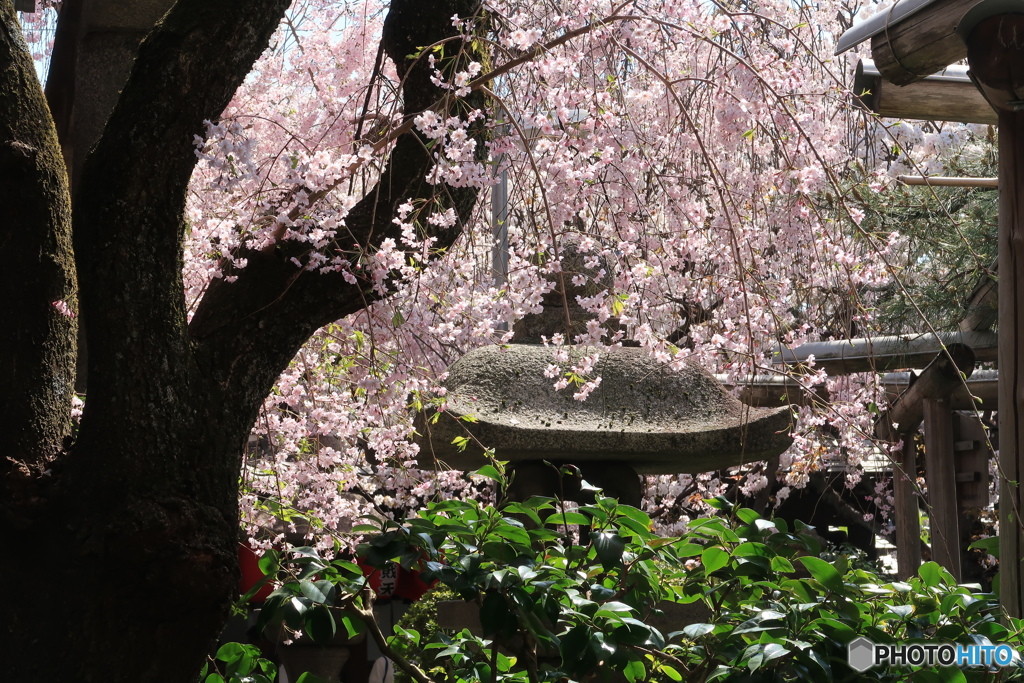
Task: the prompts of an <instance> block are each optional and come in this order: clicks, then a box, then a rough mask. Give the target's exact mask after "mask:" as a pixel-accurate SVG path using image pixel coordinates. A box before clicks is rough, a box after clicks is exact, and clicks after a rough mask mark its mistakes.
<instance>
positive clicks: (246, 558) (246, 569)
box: [238, 543, 274, 604]
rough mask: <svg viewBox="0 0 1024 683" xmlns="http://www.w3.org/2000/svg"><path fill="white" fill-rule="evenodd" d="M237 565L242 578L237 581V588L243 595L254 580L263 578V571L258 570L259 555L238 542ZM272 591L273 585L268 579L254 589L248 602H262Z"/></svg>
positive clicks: (254, 583)
mask: <svg viewBox="0 0 1024 683" xmlns="http://www.w3.org/2000/svg"><path fill="white" fill-rule="evenodd" d="M238 567H239V569H241V570H242V579H241V581H239V584H238V590H239V592H240V593H241V594H242V595H245V594H246V593H247V592H248V591H249V589H250V588H252V587H253V586H255V585H256V582H257V581H259V580H260V579H262V578H263V572H262V571H260V556H259V555H257V554H256V551H255V550H253V549H252V548H250V547H249V546H247V545H245V544H243V543H239V544H238ZM273 592H274V587H273V586H272V585H271V584H270V582H269V581H268V582H267V583H265V584H263V586H262V587H261V588H260V589H259V590H258V591H256V595H254V596H252V600H250V601H249V602H250V603H253V604H263V602H264V601H266V599H267V597H268V596H269V595H270V594H271V593H273Z"/></svg>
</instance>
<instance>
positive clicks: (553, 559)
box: [264, 468, 1022, 683]
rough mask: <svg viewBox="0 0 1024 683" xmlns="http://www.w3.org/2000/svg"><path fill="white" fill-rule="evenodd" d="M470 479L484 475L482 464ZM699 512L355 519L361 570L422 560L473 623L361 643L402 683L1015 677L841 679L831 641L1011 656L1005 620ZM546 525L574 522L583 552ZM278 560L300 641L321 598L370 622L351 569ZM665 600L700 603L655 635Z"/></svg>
mask: <svg viewBox="0 0 1024 683" xmlns="http://www.w3.org/2000/svg"><path fill="white" fill-rule="evenodd" d="M484 472H485V473H487V474H491V475H492V476H494V477H495V478H498V479H500V474H499V472H498V471H497V470H496V469H494V468H485V470H484ZM712 504H713V505H714V506H715V507H717V508H718V509H719V511H720V516H717V517H712V518H708V519H699V520H695V521H694V522H692V523H691V524H690V526H689V528H688V530H687V533H686V534H685V535H684V536H683V537H682V538H661V537H658V536H657V535H655V534H654V533H653V531H652V530H651V520H650V518H649V517H648V516H647V515H646V514H645V513H644V512H642V511H640V510H637V509H635V508H632V507H628V506H625V505H619V504H618V503H617V502H616V501H615V500H613V499H611V498H601V497H600V496H598V499H597V502H596V503H595V504H593V505H588V506H583V507H580V508H578V509H575V510H566V509H564V508H563V507H561V505H560V504H559V503H558V502H557V501H554V500H551V499H547V498H531V499H530V500H527V501H525V502H513V503H507V504H505V505H503V506H501V507H493V506H486V505H481V504H480V503H478V502H476V501H456V500H447V501H442V502H439V503H434V504H431V505H430V506H429V507H428V508H427V509H426V510H424V511H422V512H421V513H419V515H418V516H417V517H415V518H413V519H410V520H406V521H405V522H404V523H401V524H398V523H395V522H391V521H382V522H380V523H379V524H378V526H376V527H369V526H363V527H361V528H359V529H357V530H359V531H362V532H370V531H373V532H374V534H373V536H372V537H371V538H370V539H369V540H368V542H367V543H365V544H364V545H363V546H361V548H360V554H361V555H362V556H363V557H364V558H365V560H366V561H367V562H369V563H370V564H374V565H381V564H383V563H384V562H387V561H398V562H401V563H402V564H403V565H405V566H406V567H412V566H417V567H421V568H425V570H426V573H427V576H428V577H433V578H437V579H438V580H439V581H440V582H441V583H442V584H443V585H444V586H446V587H447V588H448V589H450V590H451V591H452V592H453V593H454V594H455V595H456V596H458V597H460V598H462V599H464V600H468V601H472V602H474V603H475V604H477V605H478V606H479V609H480V621H481V624H482V626H483V633H482V634H481V635H474V634H473V633H471V632H469V631H468V630H463V631H460V632H458V633H445V632H442V631H439V630H437V629H436V628H435V627H434V626H431V625H425V626H420V627H415V626H414V625H412V624H411V623H410V624H409V625H407V626H399V627H397V628H396V633H395V635H393V636H391V637H389V638H386V637H385V636H384V634H380V633H379V631H377V629H376V627H375V625H373V624H372V623H370V625H369V628H370V633H371V635H373V636H374V637H375V638H377V639H378V641H379V644H380V645H381V648H382V650H383V651H384V652H385V653H386V654H387V655H388V656H389V657H391V658H392V660H394V661H395V663H396V665H397V666H399V667H402V668H404V669H405V671H406V672H407V673H408V675H409V676H410V677H411V678H412V679H413V680H415V681H417V683H428V681H435V682H437V683H462V682H463V681H465V682H467V683H468V682H472V683H477V682H480V683H499V682H500V683H514V682H520V681H521V682H523V683H527V682H529V683H540V682H542V681H543V682H545V683H548V682H550V683H555V682H556V681H584V680H590V679H600V678H604V677H608V676H609V675H611V674H612V673H615V674H617V675H619V676H621V677H622V678H624V679H625V680H626V681H628V682H629V683H637V682H639V681H652V682H661V681H666V682H668V681H672V682H675V681H682V680H686V681H708V682H710V681H729V682H740V681H743V682H756V681H764V682H769V681H797V680H808V679H817V680H821V681H826V680H828V681H832V680H835V681H860V680H872V681H876V680H877V681H897V680H899V681H902V680H911V681H925V682H930V681H975V680H976V681H981V680H986V681H991V680H1010V679H1011V678H1014V677H1017V676H1019V674H1020V670H1019V669H1018V668H1012V669H1011V668H1007V669H1003V670H1000V671H998V672H987V671H984V670H980V669H974V670H964V671H961V670H959V669H941V668H938V667H931V668H923V669H922V668H919V669H896V668H891V669H890V668H875V669H869V670H868V671H867V672H865V673H857V672H855V671H853V670H852V669H851V668H850V667H849V666H848V665H847V644H848V643H849V642H850V641H852V640H853V639H854V638H856V637H858V636H864V637H867V638H868V639H870V640H872V641H873V642H875V643H894V642H905V641H912V640H926V641H928V642H936V641H948V642H955V643H964V644H971V643H981V644H986V643H1000V642H1004V643H1008V644H1010V645H1012V646H1013V647H1018V646H1019V645H1020V644H1021V632H1022V622H1021V621H1020V620H1015V619H1010V620H1008V625H1004V624H1002V623H1000V621H999V618H998V617H999V614H998V609H997V604H996V602H995V601H994V599H993V596H992V595H989V594H984V593H981V592H980V588H979V587H977V586H958V585H956V583H955V581H954V580H953V578H952V577H951V576H950V575H949V573H948V572H946V571H945V570H943V569H941V568H940V567H939V566H938V565H936V564H935V563H927V564H925V565H923V566H922V567H921V570H920V573H919V576H918V577H915V578H914V579H911V580H910V581H907V582H893V581H886V580H882V579H880V578H879V577H878V576H877V575H876V574H874V573H872V572H870V571H868V570H866V569H864V568H861V567H855V566H852V565H851V563H850V561H849V560H848V559H847V558H845V557H843V556H838V557H834V558H833V559H832V561H831V562H826V561H825V560H823V559H821V558H820V557H818V554H819V552H820V548H819V546H818V541H817V540H816V539H814V538H813V537H812V536H810V535H809V534H807V533H804V532H805V530H806V527H803V528H796V529H789V528H788V527H787V525H786V524H785V523H784V522H782V521H778V520H777V521H770V520H765V519H762V518H760V517H759V516H758V515H757V514H756V513H754V512H753V511H752V510H749V509H744V508H738V507H733V506H732V505H731V504H730V503H728V502H727V501H724V500H717V501H712ZM798 526H799V525H798ZM559 527H561V528H568V527H579V528H582V529H583V532H584V533H583V537H584V538H585V539H586V540H587V543H586V544H585V545H581V544H579V543H576V542H574V541H573V538H574V535H571V534H567V533H563V531H562V530H560V528H559ZM293 562H294V563H296V564H295V565H294V566H293V567H292V569H291V574H289V576H290V578H289V580H288V581H286V582H285V583H284V584H283V585H282V586H281V587H280V588H279V589H278V590H277V591H275V593H274V595H272V596H271V598H270V599H268V601H267V607H265V610H264V611H265V612H268V613H269V612H274V611H275V610H276V611H278V612H281V613H282V614H283V616H284V618H285V620H286V623H290V624H292V625H294V626H295V627H301V626H303V625H305V629H306V630H307V632H309V633H311V634H312V635H313V636H314V638H317V637H320V636H321V635H326V634H328V633H332V632H333V628H340V626H339V625H335V624H334V621H333V617H332V616H331V612H329V611H327V610H326V609H324V607H323V605H324V604H333V605H339V606H342V607H344V608H345V609H346V610H348V611H347V612H346V614H348V615H350V616H351V618H349V617H348V616H347V617H345V618H344V619H343V620H342V621H343V625H344V627H345V628H348V629H349V630H350V631H352V630H353V629H356V628H358V627H357V626H355V625H354V623H353V620H355V619H363V620H364V621H370V620H371V619H372V610H370V609H369V606H368V605H367V604H366V602H365V601H366V597H365V596H366V595H367V593H366V592H365V591H363V590H362V581H361V578H360V577H357V576H356V575H355V574H354V572H353V567H354V565H349V564H348V563H343V562H335V563H327V562H324V561H322V560H320V559H319V558H317V557H316V554H315V553H313V552H312V551H310V550H309V549H302V550H301V551H300V552H299V554H298V555H297V556H296V558H295V559H294V561H293ZM325 581H326V582H327V583H326V584H325V583H324V582H325ZM331 586H333V590H331V589H330V588H329V587H331ZM667 603H684V604H685V603H690V604H694V605H698V606H701V611H702V612H703V613H704V614H705V617H704V620H703V621H701V623H690V624H679V628H678V629H675V630H669V629H665V630H664V631H663V630H659V629H658V628H656V627H655V626H654V625H653V623H654V622H653V621H652V617H654V616H656V615H657V614H658V612H659V610H660V609H662V608H664V607H665V605H666V604H667ZM427 609H429V608H428V607H427V606H423V607H422V608H421V610H422V611H426V610H427ZM265 616H266V618H272V617H270V616H269V615H265ZM278 618H280V617H278ZM422 623H423V624H429V623H430V622H428V621H426V620H424V621H422ZM665 631H668V632H665ZM318 632H319V633H318ZM423 651H428V652H430V653H432V660H431V661H430V664H429V665H426V668H429V671H428V672H426V673H425V672H424V671H423V667H420V666H417V665H416V662H422V661H423V658H422V656H421V655H422V653H423Z"/></svg>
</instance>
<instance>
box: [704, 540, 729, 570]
mask: <svg viewBox="0 0 1024 683" xmlns="http://www.w3.org/2000/svg"><path fill="white" fill-rule="evenodd" d="M700 563H701V564H702V565H704V573H705V574H711V573H712V572H716V571H718V570H719V569H721V568H722V567H724V566H725V565H727V564H729V553H727V552H726V551H724V550H722V549H721V548H719V547H718V546H710V547H708V548H705V549H704V552H702V553H701V554H700Z"/></svg>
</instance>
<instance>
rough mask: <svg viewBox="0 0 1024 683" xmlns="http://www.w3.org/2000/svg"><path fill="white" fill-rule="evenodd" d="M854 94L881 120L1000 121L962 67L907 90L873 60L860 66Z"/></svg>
mask: <svg viewBox="0 0 1024 683" xmlns="http://www.w3.org/2000/svg"><path fill="white" fill-rule="evenodd" d="M853 94H854V95H856V96H857V98H858V99H859V100H860V102H861V104H862V105H863V106H864V107H865V108H866V109H868V110H869V111H872V112H874V113H876V114H878V115H879V116H887V117H891V118H896V119H918V120H924V121H959V122H961V123H982V124H988V125H990V126H994V125H996V123H997V121H998V117H997V116H996V113H995V111H994V110H993V109H992V107H991V105H989V103H988V102H986V101H985V98H984V97H983V96H982V94H981V93H980V92H978V89H977V88H976V87H975V86H974V83H972V82H971V79H970V77H969V76H968V75H967V69H966V68H965V67H962V66H951V67H948V68H946V69H944V70H942V71H939V72H938V73H935V74H932V75H931V76H928V77H927V78H924V79H922V80H920V81H918V82H916V83H911V84H909V85H905V86H898V85H893V84H892V83H889V82H887V81H886V80H885V79H884V78H883V77H882V73H881V72H880V71H879V70H878V68H877V67H876V66H875V63H874V62H873V61H872V60H870V59H862V60H860V62H859V63H858V64H857V71H856V75H855V76H854V79H853Z"/></svg>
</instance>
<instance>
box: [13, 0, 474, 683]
mask: <svg viewBox="0 0 1024 683" xmlns="http://www.w3.org/2000/svg"><path fill="white" fill-rule="evenodd" d="M288 3H289V0H244V1H243V0H179V1H178V2H177V3H176V4H175V5H174V7H173V8H172V9H171V10H170V12H169V13H168V14H167V15H166V16H165V17H164V18H163V19H162V20H161V21H160V22H159V23H157V25H156V27H155V28H154V30H153V31H152V32H151V33H150V35H149V36H148V37H147V39H146V40H145V41H144V42H143V44H142V45H141V47H140V48H139V54H138V58H137V60H136V63H135V66H134V69H133V72H132V75H131V77H130V78H129V81H128V83H127V84H126V85H125V87H124V90H123V92H122V94H121V97H120V99H119V101H118V104H117V106H116V108H115V110H114V112H113V113H112V114H111V116H110V119H109V121H108V124H107V127H106V129H105V131H104V134H103V137H102V138H101V140H100V142H99V143H98V144H97V146H96V147H95V148H94V150H93V152H92V153H91V154H90V156H89V158H88V160H87V161H86V164H85V167H84V170H83V173H82V178H81V183H80V185H79V186H78V188H77V190H76V203H75V206H74V213H73V217H72V216H71V215H69V209H68V198H67V196H68V193H67V182H66V174H65V172H64V169H63V164H62V162H61V156H60V154H61V153H60V148H59V146H58V143H57V139H56V135H55V133H54V127H53V122H52V119H51V117H50V115H49V113H48V111H47V110H46V108H45V102H44V100H43V96H42V91H41V89H40V87H39V85H38V83H36V82H35V76H34V70H33V66H32V63H31V60H30V59H29V58H28V56H27V54H26V52H25V50H24V48H23V45H21V44H20V43H19V41H20V29H19V27H18V24H17V20H16V18H15V15H14V11H13V7H12V2H11V0H0V18H2V23H0V199H2V200H5V201H4V202H3V203H4V206H5V212H6V220H5V221H4V222H3V223H0V248H2V250H3V251H2V252H0V253H2V254H3V256H4V257H5V261H6V264H5V267H4V269H0V272H2V273H3V274H2V275H0V287H2V289H0V296H2V297H3V299H4V300H5V301H10V302H16V303H17V307H16V308H15V309H14V310H13V312H12V316H11V320H13V321H14V324H13V325H5V326H4V327H5V328H6V329H5V331H4V332H3V335H4V336H2V337H0V448H2V449H3V456H4V457H3V458H0V524H2V525H3V528H4V530H5V531H7V532H8V538H7V539H6V542H7V546H8V548H10V549H11V552H9V553H8V554H7V558H8V561H6V562H4V563H2V565H0V585H3V586H5V587H7V588H8V589H9V590H8V591H7V595H6V596H5V599H4V600H0V642H3V643H4V645H5V646H6V650H5V654H4V656H3V657H0V679H2V680H11V681H105V682H106V681H157V682H159V681H174V682H185V681H188V682H189V683H192V681H194V680H195V676H196V674H197V671H198V669H199V667H200V666H201V663H202V661H203V658H204V657H205V655H206V653H207V652H208V651H209V649H210V647H211V645H212V643H213V642H214V640H215V639H216V637H217V635H218V633H219V630H220V628H221V626H222V624H223V621H224V619H225V618H226V615H227V608H228V605H229V604H230V601H231V600H232V599H233V597H234V595H235V593H236V587H237V559H236V542H237V538H238V473H239V468H240V464H241V456H242V452H243V446H244V443H245V441H246V437H247V435H248V432H249V430H250V428H251V425H252V423H253V422H254V420H255V417H256V413H257V410H258V408H259V405H260V404H261V403H262V401H263V399H264V397H265V396H266V395H267V393H268V392H269V390H270V388H271V386H272V384H273V382H274V380H275V379H276V377H277V376H278V375H279V374H280V372H281V371H282V370H283V369H284V368H285V367H286V366H287V364H288V362H289V361H290V359H291V358H292V357H293V356H294V354H295V353H296V351H297V350H298V348H299V347H300V346H301V344H302V343H303V342H304V341H305V340H306V339H308V338H309V336H310V335H311V334H312V333H313V332H314V331H315V330H316V329H317V328H318V327H320V326H322V325H323V324H325V323H327V322H330V321H332V320H335V319H338V318H340V317H342V316H344V315H346V314H349V313H352V312H355V311H358V310H360V309H361V308H362V307H364V306H365V305H366V304H367V303H369V302H370V301H371V300H372V298H373V295H372V294H371V293H370V289H369V287H366V286H363V285H360V284H358V283H357V284H355V285H350V284H348V283H345V282H344V280H343V279H342V278H341V277H340V276H329V275H328V276H322V275H318V274H314V273H309V272H303V271H299V270H297V269H296V268H294V267H293V266H292V265H290V261H289V259H290V257H291V256H292V253H291V247H290V246H289V245H288V244H287V243H282V244H280V245H279V246H278V247H277V248H275V249H273V250H270V251H267V252H255V253H252V254H247V255H246V256H247V257H248V260H249V264H250V265H249V267H248V268H246V269H244V270H242V271H240V272H238V273H237V275H238V279H237V280H236V281H235V282H233V283H230V284H229V283H227V282H225V281H224V280H218V281H217V282H216V283H215V285H214V286H212V287H211V288H210V289H209V292H208V294H207V295H206V297H205V298H204V300H203V301H202V302H201V304H200V306H199V307H198V310H197V313H196V315H195V316H194V318H193V321H192V323H191V325H189V324H188V323H187V317H186V311H185V303H184V296H183V288H182V281H181V267H182V239H183V235H184V221H183V211H184V203H185V191H186V187H187V184H188V181H189V177H190V175H191V173H192V169H193V166H194V164H195V162H196V157H195V154H194V153H193V149H194V148H193V143H192V140H193V136H194V135H196V134H202V131H203V120H204V119H215V118H216V117H217V116H218V115H219V114H220V112H221V111H222V110H223V109H224V107H225V106H226V104H227V102H228V101H229V99H230V98H231V96H232V94H233V93H234V91H235V89H236V88H237V87H238V86H239V84H240V83H241V81H242V79H243V78H244V77H245V75H246V74H247V73H248V71H249V69H250V68H251V66H252V64H253V62H254V61H255V60H256V58H257V57H258V56H259V54H260V53H261V52H262V50H263V49H264V48H265V47H266V46H267V44H268V41H269V38H270V36H271V34H272V32H273V30H274V29H275V27H276V26H277V25H278V23H279V21H280V19H281V17H282V15H283V13H284V11H285V10H286V8H287V6H288ZM479 10H480V3H479V0H393V1H392V3H391V10H390V13H389V15H388V18H387V20H386V23H385V34H384V43H385V45H384V47H385V50H386V51H387V53H388V55H389V56H391V57H392V59H394V60H395V61H396V63H398V65H399V72H400V73H402V74H404V75H405V76H406V78H405V81H404V87H403V100H404V106H405V112H406V114H407V115H412V114H415V113H417V112H418V111H422V110H423V109H424V108H426V107H428V106H431V105H432V104H434V103H435V101H436V99H437V95H438V91H437V90H436V88H434V87H432V86H431V85H430V83H429V78H428V76H429V75H428V74H427V73H426V67H425V65H424V64H423V63H413V62H412V61H411V60H408V59H407V56H408V55H410V54H412V53H413V52H415V51H416V49H417V48H418V47H419V46H423V45H429V44H431V43H434V42H435V41H438V40H441V39H443V38H446V37H449V36H451V35H452V33H453V31H454V29H453V27H452V26H451V21H450V17H451V16H452V15H453V14H459V15H461V16H469V15H473V14H475V13H477V12H478V11H479ZM482 104H483V102H482V100H481V96H480V95H478V94H474V95H472V96H471V101H470V103H469V106H481V105H482ZM460 106H461V105H460ZM476 133H477V134H478V135H483V134H484V131H483V130H482V129H478V130H477V131H476ZM479 148H480V149H481V150H482V149H483V148H484V145H482V144H481V145H479ZM430 165H431V158H430V154H429V153H428V152H427V150H426V148H425V145H424V140H422V139H420V138H419V137H418V136H417V135H416V134H414V133H408V134H405V135H404V136H402V137H401V138H399V140H398V142H397V144H396V146H395V148H394V150H393V152H392V153H391V158H390V159H389V161H388V164H387V168H386V170H385V173H384V174H383V176H382V177H383V180H382V181H381V183H380V184H379V185H378V186H377V187H376V188H374V190H373V191H371V192H370V193H369V194H368V195H367V196H366V197H365V198H364V199H363V200H362V201H361V202H360V203H359V204H358V205H357V206H356V207H355V210H353V211H352V213H351V214H350V215H349V217H348V219H347V221H348V228H349V231H350V234H349V236H348V239H349V240H351V242H350V243H349V246H350V245H351V244H361V245H364V246H366V245H370V246H371V247H372V245H375V244H379V243H380V240H382V239H383V238H384V237H387V236H389V235H392V234H393V233H394V232H395V226H393V225H392V224H391V218H392V217H393V215H394V213H393V210H392V209H393V207H395V206H396V205H397V204H398V203H400V202H402V201H404V200H406V199H408V198H425V197H432V196H435V195H436V193H437V189H436V188H435V187H433V186H431V185H429V184H427V183H425V182H424V176H425V174H426V172H427V170H428V169H429V168H430ZM475 199H476V191H475V190H471V189H460V190H451V191H449V192H447V193H446V194H445V195H444V196H442V197H440V198H438V201H441V202H444V203H447V204H448V205H450V206H453V207H455V208H456V210H457V211H458V213H459V214H460V215H466V213H467V212H468V210H469V208H471V206H472V204H473V202H474V201H475ZM15 200H17V201H15ZM12 206H14V207H16V212H15V213H11V209H10V207H12ZM72 226H73V229H72ZM459 232H460V226H456V227H454V228H450V229H448V230H446V231H445V232H443V233H441V234H439V235H438V237H439V243H438V245H439V246H440V247H444V246H446V245H448V244H451V242H452V241H453V240H454V239H455V238H456V237H457V236H458V234H459ZM72 233H73V243H74V258H75V262H76V263H77V269H78V283H79V289H80V294H79V300H80V308H81V311H82V313H83V316H82V319H83V320H84V321H85V323H84V324H85V332H86V338H87V339H88V342H89V346H90V354H89V358H88V365H89V378H90V379H89V389H88V397H87V400H86V406H85V411H84V415H83V418H82V422H81V426H80V429H79V431H78V435H77V438H76V439H75V440H74V441H73V442H72V440H71V439H69V438H67V437H68V433H69V424H70V421H69V410H70V391H71V384H72V382H73V370H72V368H73V363H74V335H75V329H74V322H75V320H74V319H73V318H69V317H66V316H64V315H62V314H61V313H60V312H59V310H58V309H57V308H56V307H54V306H53V305H52V302H53V301H58V300H67V301H70V302H71V303H72V304H74V299H75V294H74V280H75V270H74V266H73V265H72V263H71V245H70V243H69V242H70V238H71V235H72ZM341 247H342V248H345V247H346V245H345V244H342V245H341ZM9 310H10V309H9ZM12 328H13V330H15V332H13V333H12V332H10V331H9V330H11V329H12Z"/></svg>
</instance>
